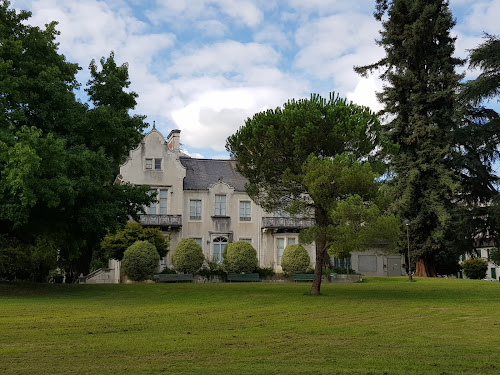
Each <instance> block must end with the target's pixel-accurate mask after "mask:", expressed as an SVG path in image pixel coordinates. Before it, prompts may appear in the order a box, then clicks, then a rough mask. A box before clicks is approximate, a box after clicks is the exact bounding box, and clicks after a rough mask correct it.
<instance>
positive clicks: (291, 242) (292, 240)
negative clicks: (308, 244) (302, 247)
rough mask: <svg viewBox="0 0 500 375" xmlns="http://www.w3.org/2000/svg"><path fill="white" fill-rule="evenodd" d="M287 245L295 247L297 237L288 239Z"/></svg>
mask: <svg viewBox="0 0 500 375" xmlns="http://www.w3.org/2000/svg"><path fill="white" fill-rule="evenodd" d="M286 245H287V246H288V245H295V237H288V238H287V239H286Z"/></svg>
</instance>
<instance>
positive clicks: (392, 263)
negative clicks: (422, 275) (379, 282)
mask: <svg viewBox="0 0 500 375" xmlns="http://www.w3.org/2000/svg"><path fill="white" fill-rule="evenodd" d="M387 276H401V257H387Z"/></svg>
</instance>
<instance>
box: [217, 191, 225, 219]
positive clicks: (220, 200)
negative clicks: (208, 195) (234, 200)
mask: <svg viewBox="0 0 500 375" xmlns="http://www.w3.org/2000/svg"><path fill="white" fill-rule="evenodd" d="M215 216H226V196H225V195H216V196H215Z"/></svg>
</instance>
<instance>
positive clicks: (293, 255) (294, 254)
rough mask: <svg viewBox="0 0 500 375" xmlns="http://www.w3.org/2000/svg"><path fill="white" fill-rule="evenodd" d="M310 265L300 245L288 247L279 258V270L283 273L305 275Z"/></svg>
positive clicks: (305, 252)
mask: <svg viewBox="0 0 500 375" xmlns="http://www.w3.org/2000/svg"><path fill="white" fill-rule="evenodd" d="M310 264H311V259H310V258H309V254H308V253H307V250H306V249H305V248H304V246H302V245H288V246H287V247H285V250H284V251H283V256H282V257H281V268H282V269H283V272H285V273H305V272H306V270H307V269H308V268H309V265H310Z"/></svg>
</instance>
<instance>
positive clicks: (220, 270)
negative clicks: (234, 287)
mask: <svg viewBox="0 0 500 375" xmlns="http://www.w3.org/2000/svg"><path fill="white" fill-rule="evenodd" d="M197 273H198V275H200V276H205V277H208V278H210V277H212V276H218V277H221V278H223V279H225V278H226V277H227V272H226V271H225V270H224V267H223V265H222V264H220V263H218V262H216V261H213V260H207V265H206V266H203V267H202V268H201V269H200V270H199V271H198V272H197Z"/></svg>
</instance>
